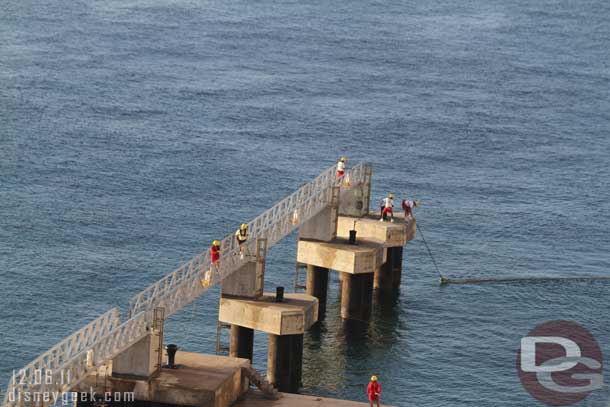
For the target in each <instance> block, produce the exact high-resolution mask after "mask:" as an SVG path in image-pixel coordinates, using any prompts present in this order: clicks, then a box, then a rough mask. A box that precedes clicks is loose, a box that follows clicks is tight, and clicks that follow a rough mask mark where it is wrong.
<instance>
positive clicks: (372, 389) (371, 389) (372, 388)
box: [366, 376, 381, 407]
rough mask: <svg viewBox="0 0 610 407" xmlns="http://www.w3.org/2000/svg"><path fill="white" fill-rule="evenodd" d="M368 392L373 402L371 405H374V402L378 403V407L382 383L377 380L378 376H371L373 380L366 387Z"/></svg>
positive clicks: (370, 400)
mask: <svg viewBox="0 0 610 407" xmlns="http://www.w3.org/2000/svg"><path fill="white" fill-rule="evenodd" d="M366 392H367V393H368V395H369V402H370V403H371V407H373V402H375V403H377V407H379V395H380V394H381V385H380V384H379V382H378V381H377V376H372V377H371V382H370V383H369V385H368V387H367V388H366Z"/></svg>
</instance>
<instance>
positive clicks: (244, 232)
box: [235, 223, 250, 260]
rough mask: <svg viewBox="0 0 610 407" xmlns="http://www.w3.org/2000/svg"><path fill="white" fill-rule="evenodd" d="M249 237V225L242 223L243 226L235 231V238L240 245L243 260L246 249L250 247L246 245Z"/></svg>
mask: <svg viewBox="0 0 610 407" xmlns="http://www.w3.org/2000/svg"><path fill="white" fill-rule="evenodd" d="M249 237H250V233H248V225H246V224H245V223H242V224H241V227H240V228H239V229H237V231H236V232H235V240H237V244H238V245H239V258H240V259H242V260H243V258H244V251H247V250H248V247H247V246H246V245H244V243H246V242H247V241H248V238H249Z"/></svg>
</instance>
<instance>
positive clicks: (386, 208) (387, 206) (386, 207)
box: [379, 194, 394, 222]
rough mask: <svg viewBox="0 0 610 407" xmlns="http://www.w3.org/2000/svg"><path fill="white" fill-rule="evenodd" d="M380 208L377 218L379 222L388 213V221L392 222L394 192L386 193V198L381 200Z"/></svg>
mask: <svg viewBox="0 0 610 407" xmlns="http://www.w3.org/2000/svg"><path fill="white" fill-rule="evenodd" d="M382 207H383V208H382V209H381V218H379V221H380V222H383V221H384V220H385V219H386V218H387V216H388V213H389V214H390V222H394V209H393V208H394V194H390V195H388V196H387V197H386V198H383V200H382Z"/></svg>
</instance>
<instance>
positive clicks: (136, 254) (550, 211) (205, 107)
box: [0, 0, 610, 406]
mask: <svg viewBox="0 0 610 407" xmlns="http://www.w3.org/2000/svg"><path fill="white" fill-rule="evenodd" d="M609 27H610V3H608V2H607V1H604V0H590V1H550V0H538V1H535V2H529V1H510V2H505V1H497V0H492V1H483V0H471V1H461V2H450V1H437V2H430V1H407V2H384V1H359V0H357V1H352V2H342V3H341V2H323V1H310V0H304V1H298V2H297V1H285V2H270V1H259V2H251V1H222V2H221V1H201V2H194V1H173V2H169V1H161V0H159V1H156V0H150V1H146V0H142V1H99V0H95V1H88V2H82V1H56V2H33V1H29V0H24V1H17V0H13V1H2V2H0V273H1V275H0V278H1V281H2V284H0V310H1V312H0V349H1V353H0V355H1V356H0V376H1V377H2V378H3V379H1V381H0V382H1V383H5V382H6V381H7V380H8V376H9V374H10V371H11V370H12V369H14V368H20V367H21V366H23V365H24V364H26V363H28V362H29V361H30V360H31V359H33V358H34V357H35V356H36V355H38V354H39V353H40V352H42V351H44V350H46V349H47V348H49V347H50V346H51V345H53V344H54V343H55V342H56V341H58V340H60V339H61V338H63V337H64V336H66V335H67V334H69V333H70V332H72V331H73V330H75V329H77V328H79V327H80V326H81V325H82V324H83V323H84V322H86V321H89V320H91V319H92V318H94V317H95V316H97V315H98V314H100V313H102V312H104V311H106V310H107V309H108V308H110V307H112V306H114V305H117V304H118V305H121V306H124V305H125V304H126V302H127V300H128V299H129V298H130V297H131V296H132V295H133V294H135V293H136V292H137V291H139V290H140V289H142V288H144V287H145V286H147V285H148V284H150V283H152V282H153V281H155V280H156V279H158V278H160V277H161V276H163V275H164V274H166V273H167V272H169V271H171V270H173V269H174V268H175V267H177V266H178V265H179V264H181V263H182V262H184V261H185V260H187V259H188V258H190V257H191V256H193V255H194V254H196V253H198V252H200V251H202V250H204V249H205V248H206V247H207V246H208V245H209V244H210V241H211V240H212V239H214V238H218V237H222V236H224V235H225V234H226V233H229V232H231V231H232V230H233V229H234V228H236V226H237V225H238V224H240V223H242V221H244V220H249V219H251V218H253V217H254V216H256V215H257V214H258V213H259V212H261V211H262V210H263V209H264V208H266V207H269V206H270V205H271V204H273V203H274V202H275V201H277V200H278V199H280V198H282V197H283V196H284V195H286V194H287V193H289V192H290V191H292V190H293V189H295V188H296V187H298V186H299V185H300V184H301V183H302V182H303V181H305V180H308V179H310V178H311V177H313V176H314V175H316V174H317V173H318V172H320V171H321V170H322V169H324V168H326V167H327V166H329V165H331V164H332V163H333V162H334V161H335V160H336V159H337V157H339V156H341V155H347V156H348V158H349V163H351V164H353V163H356V162H359V161H369V162H371V163H372V164H373V166H374V190H373V195H374V199H375V200H377V199H379V198H381V196H382V194H385V193H387V192H388V191H392V192H394V193H396V194H397V196H398V197H401V198H402V197H407V196H408V197H416V198H419V199H421V200H422V203H423V205H422V207H421V208H419V210H418V211H417V216H418V222H419V224H420V226H421V227H422V228H423V230H424V232H425V233H426V238H427V240H428V242H429V243H430V245H431V248H432V250H433V251H434V253H435V255H436V257H437V261H438V263H439V265H440V267H441V268H442V271H443V273H445V274H446V275H447V276H449V277H453V278H462V277H482V278H492V277H496V276H498V277H526V276H543V277H544V276H553V277H555V276H608V275H610V255H609V254H608V248H609V246H610V237H609V234H608V231H609V230H610V204H609V201H610V192H609V191H610V188H609V181H608V180H609V177H610V137H609V132H610V29H609ZM294 246H295V242H294V237H291V238H290V239H288V240H286V241H284V242H283V243H282V244H281V245H279V246H277V247H275V248H274V249H273V251H272V254H271V257H270V260H269V263H268V280H267V283H266V284H267V288H268V289H273V287H275V286H276V285H284V286H290V285H291V282H292V278H293V271H294V251H295V250H294ZM403 267H404V270H405V272H404V278H403V283H402V287H401V291H400V294H399V296H398V297H396V298H386V299H385V301H384V303H383V304H377V306H376V308H375V316H374V319H373V320H372V321H371V323H370V325H369V327H368V329H366V330H364V331H358V330H355V331H354V330H352V329H348V328H349V327H345V326H344V325H343V324H342V323H341V321H340V318H339V317H338V314H339V311H338V305H337V293H336V282H335V284H334V285H333V290H332V291H331V293H330V298H329V301H330V307H329V314H328V317H327V321H326V322H325V323H324V324H323V325H322V327H321V328H320V329H319V330H318V331H315V332H312V333H310V334H308V335H307V337H306V349H305V356H304V357H305V362H304V363H305V365H304V388H303V392H305V393H309V394H319V395H326V396H332V397H341V398H347V399H353V400H362V401H365V394H364V386H365V384H366V383H367V381H368V378H369V377H370V375H371V374H373V373H374V374H377V375H378V376H379V377H380V380H381V383H382V385H383V389H384V392H383V398H382V402H384V403H388V404H394V405H400V406H471V405H477V406H497V405H502V406H535V405H540V404H538V403H537V402H536V401H535V400H534V399H532V398H530V396H529V395H528V394H527V393H526V392H525V391H524V390H523V389H522V387H521V385H520V382H519V380H518V378H517V375H516V370H515V359H516V354H515V352H516V350H517V349H518V347H519V341H520V338H521V337H522V336H524V335H525V334H526V333H527V332H528V331H529V330H530V329H532V328H533V327H534V326H535V325H536V324H538V323H541V322H543V321H546V320H550V319H558V318H562V319H571V320H575V321H577V322H579V323H580V324H582V325H583V326H585V327H586V328H588V329H589V330H591V331H592V332H593V334H594V335H595V336H596V337H597V339H598V341H599V342H600V345H601V347H602V351H604V352H605V358H606V359H605V361H606V363H607V364H608V362H610V330H609V323H608V312H609V311H610V297H609V296H608V290H609V289H610V282H604V281H592V282H542V283H520V284H492V285H463V286H446V287H439V286H438V284H437V282H436V280H435V279H436V274H435V270H434V268H433V266H432V263H431V262H430V259H429V258H428V257H427V252H426V251H425V247H424V246H423V243H422V241H421V240H420V239H419V238H418V239H417V240H415V241H413V242H411V243H410V244H409V245H408V246H407V247H406V248H405V258H404V265H403ZM335 277H336V276H335ZM217 300H218V298H217V292H215V293H214V294H213V295H207V296H205V297H204V298H201V299H200V300H198V301H197V303H196V305H195V306H194V307H189V308H188V309H186V310H184V311H183V312H182V313H180V314H178V315H176V316H175V317H174V318H173V319H172V320H171V322H170V323H169V324H168V327H167V341H168V342H169V341H171V342H176V343H178V344H180V345H181V346H182V347H183V348H186V349H188V350H192V351H199V352H213V350H214V346H215V331H216V315H217V314H216V313H217V307H216V304H217ZM255 342H256V343H255V346H256V350H255V364H256V366H257V367H259V368H261V369H264V368H265V362H266V353H265V352H266V349H265V344H266V338H265V336H264V335H257V336H256V338H255ZM606 380H607V381H608V380H610V370H608V369H606ZM607 393H608V392H607V391H606V395H605V396H604V395H603V394H602V393H597V394H594V395H592V396H591V397H590V401H599V402H601V401H602V400H603V399H604V397H606V400H607V397H608V394H607ZM581 404H582V405H585V403H581Z"/></svg>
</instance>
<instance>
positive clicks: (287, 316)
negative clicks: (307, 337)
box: [218, 293, 318, 392]
mask: <svg viewBox="0 0 610 407" xmlns="http://www.w3.org/2000/svg"><path fill="white" fill-rule="evenodd" d="M218 314H219V315H218V319H219V320H220V321H221V322H225V323H229V324H231V343H230V352H231V356H239V357H244V358H249V359H250V360H252V357H253V354H252V343H253V333H254V330H258V331H263V332H266V333H268V334H269V352H268V354H267V380H268V381H269V383H271V384H272V385H273V386H275V387H276V388H277V389H278V390H280V391H285V392H296V391H298V389H299V386H300V384H301V376H302V370H303V334H304V333H305V331H306V330H307V329H309V328H310V327H311V326H312V325H313V324H315V323H316V322H317V321H318V299H317V298H315V297H313V296H310V295H307V294H296V293H290V294H285V295H284V300H283V301H282V302H276V297H275V295H274V294H271V293H265V294H264V295H263V296H262V297H261V298H260V299H256V300H254V299H248V298H231V297H227V296H224V297H222V298H221V299H220V309H219V313H218Z"/></svg>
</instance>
